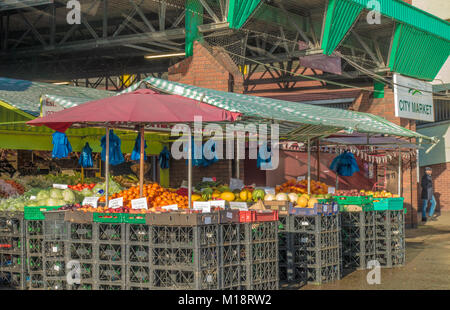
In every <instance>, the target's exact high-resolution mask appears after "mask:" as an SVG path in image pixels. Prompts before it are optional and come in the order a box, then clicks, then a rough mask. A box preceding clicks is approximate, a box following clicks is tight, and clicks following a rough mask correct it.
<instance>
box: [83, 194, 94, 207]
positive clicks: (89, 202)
mask: <svg viewBox="0 0 450 310" xmlns="http://www.w3.org/2000/svg"><path fill="white" fill-rule="evenodd" d="M97 202H98V197H85V198H84V199H83V206H87V205H89V206H92V207H94V208H97Z"/></svg>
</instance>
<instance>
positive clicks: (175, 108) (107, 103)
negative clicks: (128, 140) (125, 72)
mask: <svg viewBox="0 0 450 310" xmlns="http://www.w3.org/2000/svg"><path fill="white" fill-rule="evenodd" d="M240 115H241V114H240V113H237V112H230V111H227V110H224V109H220V108H217V107H214V106H212V105H208V104H206V103H201V102H199V101H196V100H193V99H189V98H185V97H182V96H178V95H164V94H160V93H157V92H155V91H153V90H149V89H139V90H136V91H134V92H131V93H127V94H123V95H119V96H113V97H108V98H104V99H100V100H95V101H90V102H87V103H84V104H81V105H79V106H76V107H73V108H68V109H65V110H62V111H60V112H56V113H54V114H51V115H48V116H45V117H40V118H36V119H34V120H32V121H29V122H27V124H29V125H33V126H43V125H45V126H47V127H49V128H51V129H54V130H56V131H60V132H65V131H66V130H67V128H69V127H70V126H72V124H74V123H83V124H86V123H91V124H97V125H98V124H103V125H104V124H107V126H108V125H113V126H114V124H119V123H139V124H144V123H191V122H193V121H194V117H195V116H201V117H202V121H203V122H223V121H230V122H233V121H235V120H236V118H237V117H238V116H240ZM190 145H191V144H190V143H189V147H190ZM143 154H144V127H143V126H141V156H140V166H141V169H140V182H139V183H140V190H141V193H140V194H141V197H142V188H143V180H144V173H143V166H144V156H143ZM190 157H191V156H189V159H190ZM108 162H109V128H108V127H107V130H106V170H105V177H106V202H107V203H108V175H109V173H108ZM190 173H191V166H189V175H190ZM189 185H190V188H191V187H192V186H191V179H189ZM190 201H191V199H190V192H189V203H190Z"/></svg>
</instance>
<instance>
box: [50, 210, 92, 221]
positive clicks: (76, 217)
mask: <svg viewBox="0 0 450 310" xmlns="http://www.w3.org/2000/svg"><path fill="white" fill-rule="evenodd" d="M92 214H93V213H92V212H83V211H73V210H50V211H46V212H45V213H44V215H45V219H47V220H63V221H65V222H71V223H78V224H90V223H92V222H93V215H92Z"/></svg>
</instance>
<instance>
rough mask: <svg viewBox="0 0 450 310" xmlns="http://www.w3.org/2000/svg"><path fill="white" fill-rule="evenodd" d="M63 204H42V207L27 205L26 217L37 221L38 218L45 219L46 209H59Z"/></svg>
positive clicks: (25, 209)
mask: <svg viewBox="0 0 450 310" xmlns="http://www.w3.org/2000/svg"><path fill="white" fill-rule="evenodd" d="M60 207H62V206H56V207H49V206H41V207H25V208H24V218H25V220H28V221H36V220H38V221H39V220H40V221H42V220H45V215H44V212H45V211H52V210H57V209H59V208H60Z"/></svg>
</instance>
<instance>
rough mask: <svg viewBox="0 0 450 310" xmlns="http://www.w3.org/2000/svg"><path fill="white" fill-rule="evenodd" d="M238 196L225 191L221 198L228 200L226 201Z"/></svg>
mask: <svg viewBox="0 0 450 310" xmlns="http://www.w3.org/2000/svg"><path fill="white" fill-rule="evenodd" d="M235 198H236V196H235V195H234V194H233V193H232V192H223V193H222V194H221V195H220V199H223V200H226V201H233V200H234V199H235Z"/></svg>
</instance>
